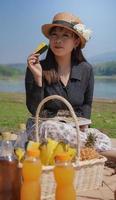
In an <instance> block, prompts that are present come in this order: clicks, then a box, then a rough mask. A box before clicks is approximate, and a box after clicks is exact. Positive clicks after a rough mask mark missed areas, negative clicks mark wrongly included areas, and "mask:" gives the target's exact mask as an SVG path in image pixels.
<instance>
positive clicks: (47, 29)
mask: <svg viewBox="0 0 116 200" xmlns="http://www.w3.org/2000/svg"><path fill="white" fill-rule="evenodd" d="M53 27H62V28H66V29H68V30H70V31H72V32H74V33H75V34H76V35H78V36H79V38H80V40H81V48H84V46H85V43H86V40H85V39H84V38H83V37H82V36H81V34H79V33H78V32H77V31H76V30H74V29H72V28H70V27H68V26H65V25H64V24H63V25H62V24H55V23H54V24H44V25H43V26H42V33H43V34H44V35H45V36H46V37H47V38H48V39H49V33H50V30H51V28H53Z"/></svg>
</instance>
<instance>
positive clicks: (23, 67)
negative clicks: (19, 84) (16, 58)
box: [6, 63, 26, 72]
mask: <svg viewBox="0 0 116 200" xmlns="http://www.w3.org/2000/svg"><path fill="white" fill-rule="evenodd" d="M6 66H7V67H12V68H15V69H18V70H21V71H22V72H25V70H26V64H24V63H14V64H7V65H6Z"/></svg>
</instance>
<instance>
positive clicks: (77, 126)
mask: <svg viewBox="0 0 116 200" xmlns="http://www.w3.org/2000/svg"><path fill="white" fill-rule="evenodd" d="M54 99H56V100H60V101H62V102H63V103H64V104H65V105H66V106H67V107H68V109H69V111H70V113H71V116H72V118H73V119H74V121H75V125H76V132H77V160H80V129H79V122H78V118H77V116H76V114H75V112H74V109H73V107H72V105H71V104H70V103H69V102H68V101H67V100H66V99H65V98H64V97H62V96H59V95H51V96H48V97H46V98H44V99H43V100H42V101H41V102H40V103H39V105H38V108H37V111H36V115H35V128H36V129H35V131H36V140H37V141H38V142H39V134H38V127H39V119H40V116H39V115H40V111H41V109H42V106H43V105H44V104H45V103H46V102H48V101H50V100H54Z"/></svg>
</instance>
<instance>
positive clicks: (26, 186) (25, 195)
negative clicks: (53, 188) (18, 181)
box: [21, 150, 42, 200]
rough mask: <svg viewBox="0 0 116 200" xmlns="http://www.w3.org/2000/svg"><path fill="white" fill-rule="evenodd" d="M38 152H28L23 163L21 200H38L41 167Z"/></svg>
mask: <svg viewBox="0 0 116 200" xmlns="http://www.w3.org/2000/svg"><path fill="white" fill-rule="evenodd" d="M39 154H40V152H39V150H28V151H27V156H26V158H25V160H24V162H23V167H22V177H23V183H22V187H21V200H32V199H33V200H40V196H41V191H40V176H41V170H42V165H41V161H40V159H39Z"/></svg>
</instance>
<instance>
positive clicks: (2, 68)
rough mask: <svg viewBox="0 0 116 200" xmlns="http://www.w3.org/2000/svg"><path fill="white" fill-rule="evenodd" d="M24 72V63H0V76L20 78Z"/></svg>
mask: <svg viewBox="0 0 116 200" xmlns="http://www.w3.org/2000/svg"><path fill="white" fill-rule="evenodd" d="M24 74H25V67H24V65H23V64H22V65H17V66H16V64H14V65H0V78H1V79H4V78H21V77H23V76H24Z"/></svg>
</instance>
